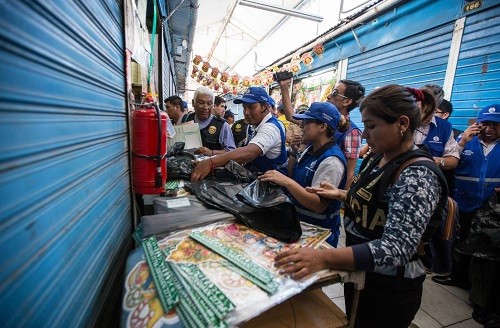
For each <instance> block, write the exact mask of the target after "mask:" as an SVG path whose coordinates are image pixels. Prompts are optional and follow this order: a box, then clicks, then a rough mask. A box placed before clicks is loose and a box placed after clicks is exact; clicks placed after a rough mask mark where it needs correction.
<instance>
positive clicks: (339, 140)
mask: <svg viewBox="0 0 500 328" xmlns="http://www.w3.org/2000/svg"><path fill="white" fill-rule="evenodd" d="M354 129H357V130H359V128H358V127H357V125H356V124H354V122H353V121H350V122H349V129H347V131H344V132H339V131H337V130H335V143H336V144H337V145H339V147H342V142H343V141H344V139H345V137H346V135H348V134H349V133H350V132H351V131H352V130H354ZM359 131H360V132H361V130H359Z"/></svg>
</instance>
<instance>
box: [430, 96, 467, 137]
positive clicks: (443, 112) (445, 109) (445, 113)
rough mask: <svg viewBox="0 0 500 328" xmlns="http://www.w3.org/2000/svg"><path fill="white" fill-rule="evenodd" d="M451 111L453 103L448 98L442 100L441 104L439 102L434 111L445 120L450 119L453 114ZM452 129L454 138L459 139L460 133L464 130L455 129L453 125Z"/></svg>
mask: <svg viewBox="0 0 500 328" xmlns="http://www.w3.org/2000/svg"><path fill="white" fill-rule="evenodd" d="M451 113H453V105H452V104H451V102H449V101H448V100H446V99H443V100H442V101H441V104H439V106H438V108H437V109H436V111H435V112H434V115H436V116H437V117H440V118H442V119H443V120H447V121H448V117H450V116H451ZM452 130H453V138H455V139H457V137H458V136H459V135H460V133H462V132H463V131H461V130H459V129H455V128H454V127H453V126H452Z"/></svg>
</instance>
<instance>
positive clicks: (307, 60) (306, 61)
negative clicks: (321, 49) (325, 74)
mask: <svg viewBox="0 0 500 328" xmlns="http://www.w3.org/2000/svg"><path fill="white" fill-rule="evenodd" d="M300 59H301V60H302V62H303V63H304V65H306V66H311V64H312V62H313V61H314V59H313V57H312V55H311V53H310V52H306V53H305V54H303V55H302V56H301V57H300Z"/></svg>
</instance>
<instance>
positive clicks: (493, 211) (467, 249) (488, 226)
mask: <svg viewBox="0 0 500 328" xmlns="http://www.w3.org/2000/svg"><path fill="white" fill-rule="evenodd" d="M498 198H499V197H498V193H496V192H495V193H493V195H492V196H491V197H490V198H489V199H488V200H487V201H485V202H484V203H483V205H482V206H481V207H480V208H479V209H478V211H477V213H476V215H475V216H474V220H473V221H472V224H471V233H470V235H469V237H468V238H467V239H466V240H464V241H463V242H460V243H458V245H457V246H456V248H455V250H456V251H457V252H458V253H460V254H465V255H472V256H475V257H480V258H484V259H489V260H493V261H500V204H499V203H498V200H499V199H498Z"/></svg>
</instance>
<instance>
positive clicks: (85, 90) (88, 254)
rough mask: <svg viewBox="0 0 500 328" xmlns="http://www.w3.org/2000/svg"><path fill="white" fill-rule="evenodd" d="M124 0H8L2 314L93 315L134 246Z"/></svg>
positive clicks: (1, 174)
mask: <svg viewBox="0 0 500 328" xmlns="http://www.w3.org/2000/svg"><path fill="white" fill-rule="evenodd" d="M122 11H123V7H122V4H121V2H120V1H117V0H87V1H55V0H46V1H32V0H25V1H20V0H18V1H0V18H1V19H0V39H1V42H0V57H1V58H2V60H1V61H0V72H1V74H0V140H1V141H0V208H1V209H2V210H1V211H0V249H1V255H0V267H1V268H2V270H1V272H0V308H1V311H0V326H2V327H82V326H91V325H94V324H96V322H100V323H101V324H102V323H103V322H105V321H106V319H108V318H107V316H108V315H109V314H107V313H106V309H105V306H111V305H113V306H114V307H115V309H114V310H115V311H119V308H117V307H118V306H119V304H116V303H113V302H115V301H117V300H119V299H120V297H121V288H122V287H121V286H122V285H123V281H122V276H123V270H124V262H125V259H126V256H127V253H128V252H129V250H130V246H131V243H132V241H131V237H130V236H131V230H132V229H131V222H132V218H131V194H130V177H129V175H130V173H129V159H128V137H127V135H128V127H127V116H128V115H127V111H126V106H125V79H124V77H125V74H124V53H125V50H124V36H123V18H122V17H123V13H122Z"/></svg>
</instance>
